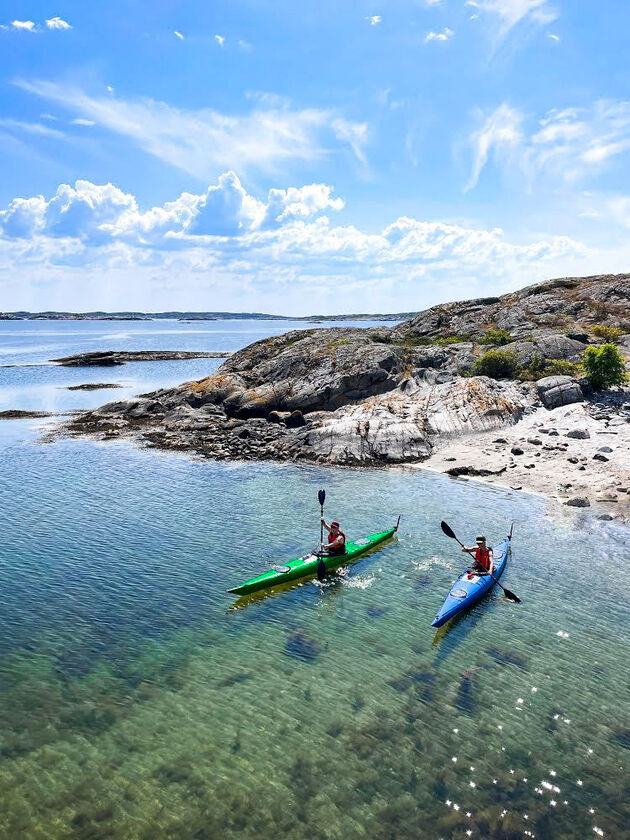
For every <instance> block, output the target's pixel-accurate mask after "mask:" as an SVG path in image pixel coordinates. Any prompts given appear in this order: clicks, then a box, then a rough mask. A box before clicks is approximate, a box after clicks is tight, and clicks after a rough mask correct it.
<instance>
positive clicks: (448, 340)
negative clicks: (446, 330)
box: [433, 335, 470, 344]
mask: <svg viewBox="0 0 630 840" xmlns="http://www.w3.org/2000/svg"><path fill="white" fill-rule="evenodd" d="M467 341H470V335H446V336H440V338H436V339H435V340H434V342H433V343H434V344H465V343H466V342H467Z"/></svg>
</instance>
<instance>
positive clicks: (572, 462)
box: [567, 458, 578, 464]
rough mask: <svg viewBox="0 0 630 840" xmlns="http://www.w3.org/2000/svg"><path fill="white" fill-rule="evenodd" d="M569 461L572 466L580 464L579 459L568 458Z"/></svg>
mask: <svg viewBox="0 0 630 840" xmlns="http://www.w3.org/2000/svg"><path fill="white" fill-rule="evenodd" d="M567 461H568V462H569V463H570V464H577V463H578V459H577V458H567Z"/></svg>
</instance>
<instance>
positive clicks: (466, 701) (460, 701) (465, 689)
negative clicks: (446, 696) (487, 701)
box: [454, 667, 477, 715]
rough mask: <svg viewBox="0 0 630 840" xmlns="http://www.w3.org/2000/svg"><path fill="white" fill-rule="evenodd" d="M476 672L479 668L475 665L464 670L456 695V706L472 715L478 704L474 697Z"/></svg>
mask: <svg viewBox="0 0 630 840" xmlns="http://www.w3.org/2000/svg"><path fill="white" fill-rule="evenodd" d="M476 672H477V669H476V668H474V667H473V668H466V670H464V671H462V673H461V678H460V681H459V687H458V689H457V694H456V695H455V701H454V706H455V708H456V709H459V711H460V712H464V714H467V715H472V714H473V712H474V711H475V707H476V705H477V704H476V701H475V697H474V675H475V673H476Z"/></svg>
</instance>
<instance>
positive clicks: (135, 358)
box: [50, 350, 231, 367]
mask: <svg viewBox="0 0 630 840" xmlns="http://www.w3.org/2000/svg"><path fill="white" fill-rule="evenodd" d="M230 355H231V354H230V353H216V352H214V351H211V352H207V351H203V350H199V351H196V350H94V351H92V352H90V353H77V354H75V355H74V356H62V357H61V358H60V359H51V360H50V361H51V362H55V363H56V364H58V365H61V366H63V367H113V366H115V365H124V364H126V363H127V362H171V361H181V360H183V359H226V358H227V357H228V356H230Z"/></svg>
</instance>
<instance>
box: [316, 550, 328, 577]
mask: <svg viewBox="0 0 630 840" xmlns="http://www.w3.org/2000/svg"><path fill="white" fill-rule="evenodd" d="M325 577H326V564H325V563H324V561H323V560H322V558H321V555H320V557H318V559H317V580H324V578H325Z"/></svg>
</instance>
